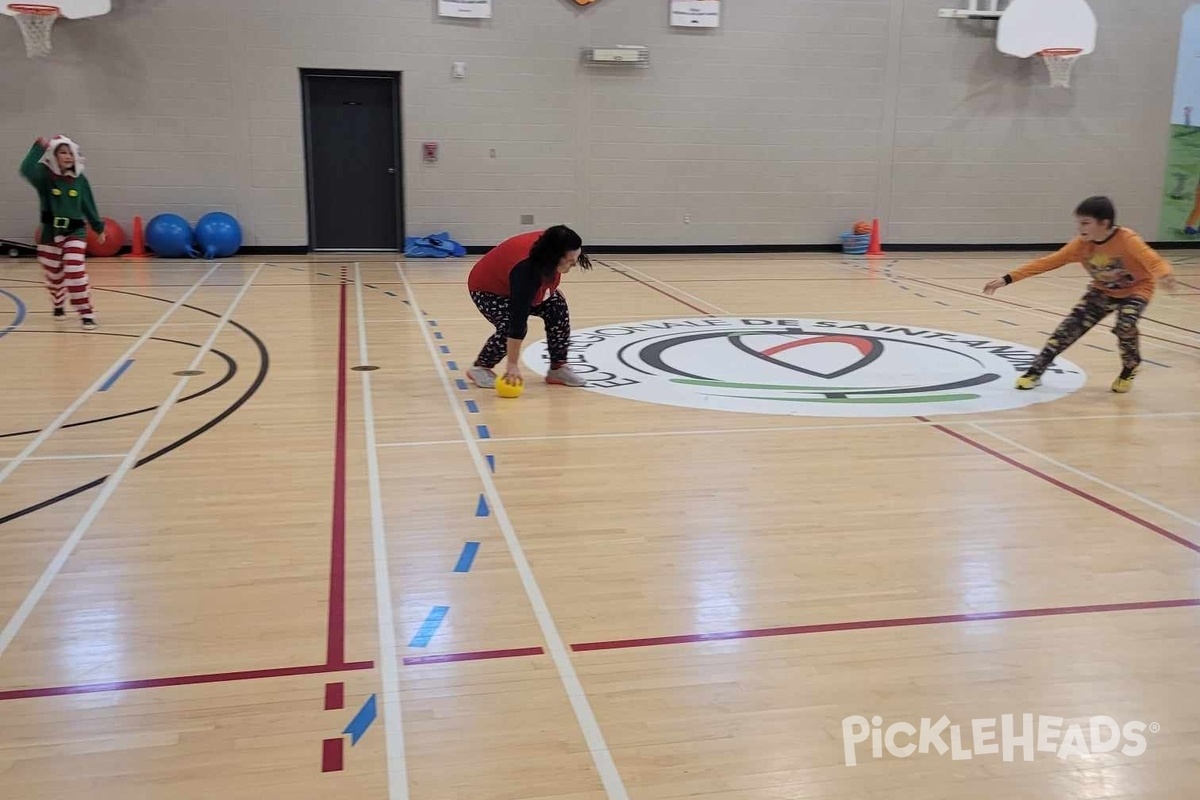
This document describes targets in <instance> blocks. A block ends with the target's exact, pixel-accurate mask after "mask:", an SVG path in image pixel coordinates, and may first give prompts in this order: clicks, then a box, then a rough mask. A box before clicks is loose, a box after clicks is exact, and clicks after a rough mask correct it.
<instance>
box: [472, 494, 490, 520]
mask: <svg viewBox="0 0 1200 800" xmlns="http://www.w3.org/2000/svg"><path fill="white" fill-rule="evenodd" d="M490 513H491V512H490V511H488V504H487V498H486V497H484V496H483V495H479V505H477V506H475V516H477V517H486V516H487V515H488V514H490Z"/></svg>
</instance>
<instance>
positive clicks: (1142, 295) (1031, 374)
mask: <svg viewBox="0 0 1200 800" xmlns="http://www.w3.org/2000/svg"><path fill="white" fill-rule="evenodd" d="M1075 216H1076V218H1077V219H1078V222H1079V238H1077V239H1074V240H1072V241H1071V242H1070V243H1068V244H1067V245H1066V246H1065V247H1063V248H1062V249H1061V250H1059V251H1058V252H1057V253H1054V254H1053V255H1049V256H1045V257H1044V258H1039V259H1037V260H1036V261H1032V262H1030V263H1028V264H1026V265H1025V266H1023V267H1021V268H1020V269H1016V270H1013V271H1012V272H1010V273H1008V274H1007V275H1004V276H1003V277H1000V278H996V279H995V280H993V281H990V282H989V283H988V284H987V285H986V286H984V287H983V293H984V294H987V295H991V294H994V293H995V292H996V290H997V289H1000V288H1001V287H1003V286H1007V285H1009V284H1010V283H1015V282H1016V281H1019V280H1023V279H1025V278H1029V277H1032V276H1034V275H1040V274H1042V273H1043V272H1049V271H1050V270H1052V269H1058V268H1059V267H1062V266H1065V265H1067V264H1070V263H1073V262H1077V263H1079V264H1082V265H1083V268H1084V269H1086V270H1087V271H1088V274H1090V275H1091V276H1092V285H1091V286H1090V287H1088V290H1087V293H1086V294H1084V296H1083V299H1081V300H1080V301H1079V303H1078V305H1076V306H1075V308H1073V309H1072V310H1071V313H1070V314H1069V315H1068V316H1067V318H1066V319H1064V320H1063V321H1062V323H1060V324H1059V326H1058V328H1057V329H1056V330H1055V331H1054V333H1053V334H1052V335H1051V336H1050V339H1049V340H1048V341H1047V342H1046V346H1045V347H1044V348H1043V349H1042V352H1041V353H1039V354H1038V357H1037V359H1036V360H1035V361H1034V362H1033V364H1032V366H1030V368H1029V370H1028V371H1026V373H1025V374H1024V375H1022V376H1021V377H1019V378H1017V383H1016V386H1017V388H1018V389H1032V388H1034V387H1035V386H1037V385H1038V384H1039V383H1041V382H1042V373H1044V372H1045V371H1046V369H1047V368H1049V366H1050V365H1051V364H1052V363H1053V362H1054V359H1055V358H1056V357H1057V356H1058V355H1059V354H1060V353H1062V352H1063V351H1064V350H1066V349H1067V348H1068V347H1070V346H1071V345H1073V344H1074V343H1075V342H1076V341H1078V340H1079V338H1080V337H1081V336H1083V335H1084V334H1085V333H1087V332H1088V331H1089V330H1091V329H1092V328H1093V327H1095V326H1096V324H1097V323H1099V322H1100V321H1101V320H1102V319H1104V318H1105V317H1107V316H1108V315H1109V314H1110V313H1112V312H1113V311H1116V312H1117V321H1116V324H1115V325H1114V326H1113V333H1115V334H1116V336H1117V344H1118V346H1119V347H1120V350H1121V374H1120V375H1118V376H1117V379H1116V380H1114V381H1113V383H1112V390H1113V391H1114V392H1120V393H1124V392H1128V391H1129V390H1130V389H1131V388H1133V378H1134V376H1135V375H1136V374H1137V369H1138V365H1139V364H1140V363H1141V361H1142V358H1141V354H1140V352H1139V349H1138V327H1137V323H1138V320H1139V319H1140V318H1141V316H1142V313H1143V312H1144V311H1145V310H1146V306H1148V305H1149V304H1150V300H1151V299H1152V298H1153V297H1154V287H1155V284H1156V283H1157V282H1158V281H1160V280H1161V281H1162V282H1163V285H1164V286H1166V287H1167V288H1168V289H1174V285H1175V279H1174V278H1173V277H1171V265H1170V264H1168V263H1167V262H1166V261H1164V260H1163V259H1162V257H1161V256H1159V255H1158V253H1156V252H1154V250H1153V249H1151V247H1150V246H1149V245H1147V244H1146V243H1145V242H1144V241H1143V240H1142V238H1141V237H1140V236H1138V235H1137V234H1136V233H1134V232H1133V231H1131V230H1130V229H1129V228H1122V227H1118V226H1117V225H1116V218H1117V212H1116V209H1115V208H1114V207H1113V203H1112V201H1111V200H1109V199H1108V198H1107V197H1089V198H1088V199H1087V200H1084V201H1083V202H1082V203H1080V204H1079V207H1078V208H1076V209H1075Z"/></svg>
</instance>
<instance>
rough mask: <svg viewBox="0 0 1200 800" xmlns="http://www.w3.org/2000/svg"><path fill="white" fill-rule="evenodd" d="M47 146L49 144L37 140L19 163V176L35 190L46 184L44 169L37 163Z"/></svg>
mask: <svg viewBox="0 0 1200 800" xmlns="http://www.w3.org/2000/svg"><path fill="white" fill-rule="evenodd" d="M49 146H50V143H49V142H47V141H46V140H45V139H42V138H39V139H38V140H37V141H36V142H34V143H33V147H31V148H29V152H28V153H26V154H25V159H24V160H23V161H22V162H21V175H22V176H23V177H24V178H25V180H27V181H29V182H30V183H31V184H33V187H34V188H35V189H41V188H42V185H43V184H44V183H45V182H46V167H45V166H44V165H42V164H40V163H38V162H40V161H41V160H42V156H43V155H45V154H46V148H47V147H49Z"/></svg>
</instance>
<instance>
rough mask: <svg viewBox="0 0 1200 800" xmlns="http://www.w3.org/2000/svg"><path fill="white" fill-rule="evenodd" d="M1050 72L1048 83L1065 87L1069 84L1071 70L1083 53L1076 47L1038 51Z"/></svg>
mask: <svg viewBox="0 0 1200 800" xmlns="http://www.w3.org/2000/svg"><path fill="white" fill-rule="evenodd" d="M1038 55H1039V56H1041V57H1042V61H1043V62H1044V63H1045V64H1046V69H1047V70H1048V71H1049V73H1050V85H1051V86H1058V87H1061V88H1064V89H1065V88H1067V87H1069V86H1070V85H1071V70H1072V69H1074V67H1075V62H1076V61H1078V60H1079V57H1080V56H1081V55H1083V50H1081V49H1080V48H1077V47H1056V48H1050V49H1047V50H1043V51H1042V52H1040V53H1038Z"/></svg>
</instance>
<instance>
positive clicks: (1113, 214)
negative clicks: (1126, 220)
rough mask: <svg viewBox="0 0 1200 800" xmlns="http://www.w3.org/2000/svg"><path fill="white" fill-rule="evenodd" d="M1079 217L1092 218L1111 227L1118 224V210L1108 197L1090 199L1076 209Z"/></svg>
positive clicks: (1076, 214)
mask: <svg viewBox="0 0 1200 800" xmlns="http://www.w3.org/2000/svg"><path fill="white" fill-rule="evenodd" d="M1075 216H1077V217H1091V218H1092V219H1095V220H1099V221H1100V222H1107V223H1108V224H1109V225H1115V224H1116V223H1117V209H1116V207H1115V206H1113V201H1112V200H1109V199H1108V198H1107V197H1089V198H1088V199H1087V200H1084V201H1083V202H1082V203H1080V204H1079V206H1078V207H1077V208H1076V209H1075Z"/></svg>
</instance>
